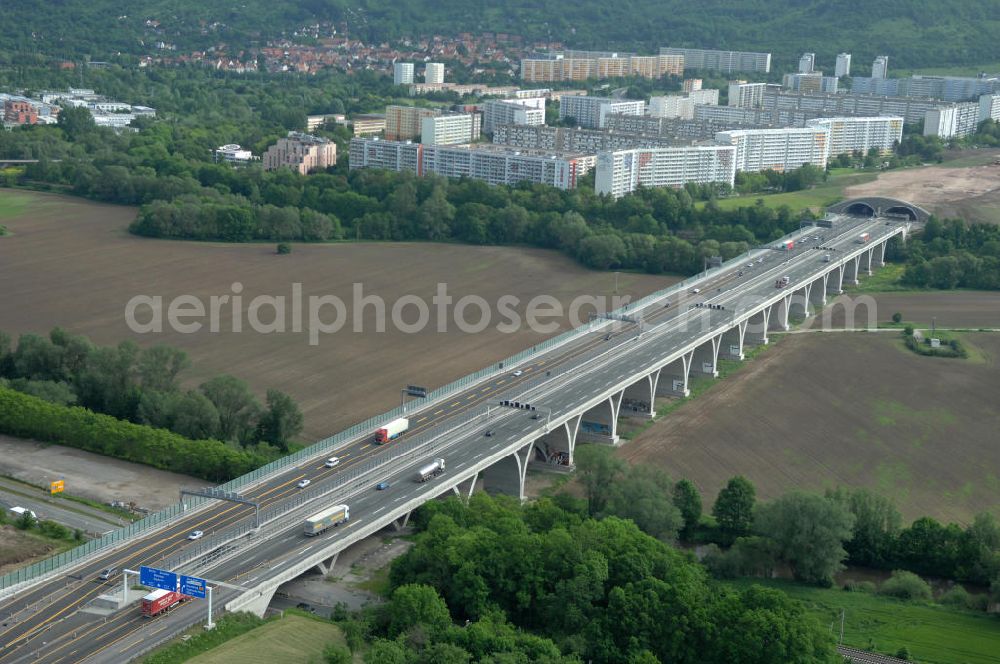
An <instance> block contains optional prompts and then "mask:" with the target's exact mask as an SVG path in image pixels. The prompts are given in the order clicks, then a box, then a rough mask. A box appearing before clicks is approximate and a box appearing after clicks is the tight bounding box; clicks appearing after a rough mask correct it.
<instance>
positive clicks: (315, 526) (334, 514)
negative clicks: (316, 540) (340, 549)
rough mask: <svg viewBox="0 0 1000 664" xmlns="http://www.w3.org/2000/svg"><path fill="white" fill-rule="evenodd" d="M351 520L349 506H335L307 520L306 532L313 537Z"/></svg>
mask: <svg viewBox="0 0 1000 664" xmlns="http://www.w3.org/2000/svg"><path fill="white" fill-rule="evenodd" d="M350 520H351V510H350V508H349V507H348V506H347V505H334V506H333V507H329V508H327V509H325V510H323V511H322V512H320V513H319V514H314V515H312V516H311V517H309V518H308V519H306V522H305V526H304V532H305V534H306V535H308V536H309V537H312V536H314V535H319V534H320V533H322V532H325V531H326V530H327V529H328V528H333V527H334V526H339V525H340V524H342V523H346V522H348V521H350Z"/></svg>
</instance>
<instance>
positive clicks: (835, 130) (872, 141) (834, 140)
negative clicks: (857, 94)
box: [806, 116, 903, 157]
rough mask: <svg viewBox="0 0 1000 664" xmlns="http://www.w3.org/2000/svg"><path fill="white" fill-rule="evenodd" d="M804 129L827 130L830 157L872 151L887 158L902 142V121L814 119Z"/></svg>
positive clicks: (894, 118) (882, 119)
mask: <svg viewBox="0 0 1000 664" xmlns="http://www.w3.org/2000/svg"><path fill="white" fill-rule="evenodd" d="M806 126H807V127H825V128H827V129H829V130H830V155H831V156H834V157H836V156H839V155H842V154H851V153H853V152H860V153H862V154H867V153H868V151H869V150H870V149H872V148H878V150H879V152H881V153H883V154H887V153H888V152H890V151H891V150H892V148H893V146H894V145H895V144H896V143H898V142H899V141H900V140H902V138H903V118H901V117H894V116H877V117H850V118H849V117H842V118H816V119H815V120H808V121H806Z"/></svg>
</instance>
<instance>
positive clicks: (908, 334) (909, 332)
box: [903, 325, 913, 337]
mask: <svg viewBox="0 0 1000 664" xmlns="http://www.w3.org/2000/svg"><path fill="white" fill-rule="evenodd" d="M903 336H906V337H913V326H912V325H907V326H906V327H904V328H903Z"/></svg>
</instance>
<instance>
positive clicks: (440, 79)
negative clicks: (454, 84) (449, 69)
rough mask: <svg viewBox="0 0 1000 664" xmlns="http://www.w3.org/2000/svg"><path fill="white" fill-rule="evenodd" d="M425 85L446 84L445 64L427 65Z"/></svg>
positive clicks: (425, 67) (429, 63) (433, 63)
mask: <svg viewBox="0 0 1000 664" xmlns="http://www.w3.org/2000/svg"><path fill="white" fill-rule="evenodd" d="M424 83H432V84H433V83H444V63H442V62H428V63H427V64H425V65H424Z"/></svg>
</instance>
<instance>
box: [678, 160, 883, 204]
mask: <svg viewBox="0 0 1000 664" xmlns="http://www.w3.org/2000/svg"><path fill="white" fill-rule="evenodd" d="M876 177H878V174H877V173H858V172H857V171H855V170H854V169H850V168H839V169H834V170H833V171H832V174H831V175H830V177H829V178H828V179H827V181H826V182H822V183H820V184H818V185H816V186H815V187H813V188H812V189H804V190H802V191H793V192H789V193H784V194H749V195H747V196H734V197H733V198H723V199H721V200H719V201H718V203H719V208H720V209H723V210H735V209H736V208H741V207H747V206H752V205H756V204H757V200H758V199H760V200H762V201H763V202H764V205H766V206H768V207H772V208H776V207H780V206H782V205H787V206H788V207H790V208H791V209H792V210H793V211H798V210H802V209H804V208H811V209H813V210H816V211H820V210H822V209H823V208H825V207H827V206H829V205H833V204H834V203H836V202H837V201H839V200H841V199H843V197H844V188H845V187H849V186H851V185H856V184H864V183H865V182H871V181H873V180H874V179H875V178H876ZM698 205H700V206H702V207H704V205H705V204H704V203H699V204H698Z"/></svg>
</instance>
